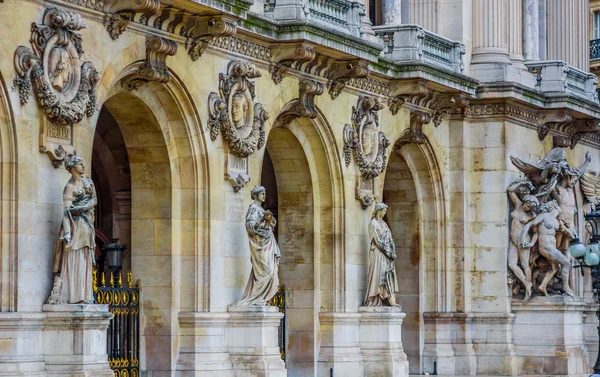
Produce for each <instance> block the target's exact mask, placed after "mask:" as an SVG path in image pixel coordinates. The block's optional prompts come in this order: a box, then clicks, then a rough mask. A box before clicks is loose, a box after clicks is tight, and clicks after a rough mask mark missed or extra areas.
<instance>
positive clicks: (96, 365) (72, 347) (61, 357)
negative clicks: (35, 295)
mask: <svg viewBox="0 0 600 377" xmlns="http://www.w3.org/2000/svg"><path fill="white" fill-rule="evenodd" d="M42 310H43V311H44V312H45V316H46V318H45V319H44V322H43V330H42V338H43V350H44V360H45V363H46V367H45V369H46V375H47V376H53V377H88V376H89V377H113V376H114V373H113V371H112V370H111V369H110V367H109V365H108V355H107V354H106V341H107V340H106V330H107V329H108V325H109V322H110V320H111V318H112V317H113V315H112V314H111V313H109V312H108V306H107V305H78V304H75V305H44V306H43V307H42Z"/></svg>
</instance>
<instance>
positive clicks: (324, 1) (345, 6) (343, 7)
mask: <svg viewBox="0 0 600 377" xmlns="http://www.w3.org/2000/svg"><path fill="white" fill-rule="evenodd" d="M308 7H309V12H310V15H311V17H314V18H315V19H317V20H319V21H323V22H325V23H327V24H330V25H331V24H332V25H335V26H337V27H341V28H343V29H347V28H348V10H349V9H350V3H349V2H348V1H346V0H308Z"/></svg>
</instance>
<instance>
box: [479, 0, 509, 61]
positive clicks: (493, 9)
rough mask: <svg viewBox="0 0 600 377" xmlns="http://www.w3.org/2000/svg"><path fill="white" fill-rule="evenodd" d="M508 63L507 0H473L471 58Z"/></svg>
mask: <svg viewBox="0 0 600 377" xmlns="http://www.w3.org/2000/svg"><path fill="white" fill-rule="evenodd" d="M479 63H507V64H509V63H510V59H509V55H508V0H473V60H472V64H479Z"/></svg>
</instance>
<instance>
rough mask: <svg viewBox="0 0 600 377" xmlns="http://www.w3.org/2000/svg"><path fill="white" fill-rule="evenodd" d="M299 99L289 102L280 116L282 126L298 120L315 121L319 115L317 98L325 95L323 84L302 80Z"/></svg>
mask: <svg viewBox="0 0 600 377" xmlns="http://www.w3.org/2000/svg"><path fill="white" fill-rule="evenodd" d="M299 92H300V93H299V96H298V99H295V100H293V101H291V102H289V103H288V104H287V105H285V106H284V108H283V110H281V113H280V114H279V117H278V118H279V121H280V122H281V124H288V123H290V122H291V121H293V120H294V119H297V118H311V119H314V118H316V117H317V115H319V113H318V111H317V107H316V106H315V96H320V95H321V94H323V84H321V83H320V82H316V81H313V80H308V79H302V80H300V88H299Z"/></svg>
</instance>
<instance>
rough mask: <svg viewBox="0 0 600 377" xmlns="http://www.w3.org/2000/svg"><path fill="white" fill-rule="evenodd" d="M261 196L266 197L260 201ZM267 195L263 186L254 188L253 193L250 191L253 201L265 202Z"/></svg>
mask: <svg viewBox="0 0 600 377" xmlns="http://www.w3.org/2000/svg"><path fill="white" fill-rule="evenodd" d="M261 194H263V195H264V196H263V198H262V200H260V199H261ZM266 195H267V190H266V189H265V188H264V187H263V186H260V185H258V186H254V187H253V188H252V191H250V197H251V198H252V200H256V199H259V200H260V201H261V202H264V201H265V198H266Z"/></svg>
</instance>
